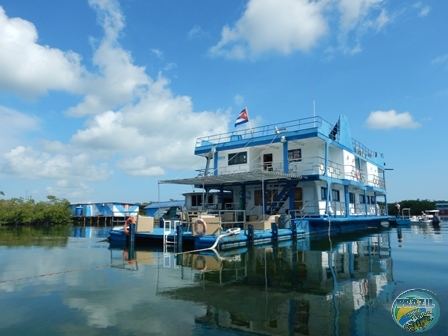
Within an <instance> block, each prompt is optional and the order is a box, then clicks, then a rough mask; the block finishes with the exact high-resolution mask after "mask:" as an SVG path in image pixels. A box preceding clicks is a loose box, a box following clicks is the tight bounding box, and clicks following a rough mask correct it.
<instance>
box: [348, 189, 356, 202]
mask: <svg viewBox="0 0 448 336" xmlns="http://www.w3.org/2000/svg"><path fill="white" fill-rule="evenodd" d="M348 197H349V199H350V203H352V204H355V193H352V192H351V193H348Z"/></svg>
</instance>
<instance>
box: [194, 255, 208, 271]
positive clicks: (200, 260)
mask: <svg viewBox="0 0 448 336" xmlns="http://www.w3.org/2000/svg"><path fill="white" fill-rule="evenodd" d="M193 266H194V269H196V270H198V271H205V270H206V269H207V261H206V260H205V258H204V257H203V256H201V255H199V256H197V257H196V259H195V260H194V264H193Z"/></svg>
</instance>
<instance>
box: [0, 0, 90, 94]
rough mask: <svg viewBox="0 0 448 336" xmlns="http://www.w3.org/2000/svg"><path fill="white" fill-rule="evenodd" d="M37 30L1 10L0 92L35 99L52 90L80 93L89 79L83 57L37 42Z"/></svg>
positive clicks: (28, 23) (0, 8) (30, 24)
mask: <svg viewBox="0 0 448 336" xmlns="http://www.w3.org/2000/svg"><path fill="white" fill-rule="evenodd" d="M37 40H38V34H37V31H36V27H35V26H34V25H33V24H32V23H30V22H28V21H25V20H22V19H20V18H9V17H8V16H7V15H6V13H5V11H4V9H3V8H2V7H0V50H1V52H0V69H1V76H0V90H3V91H9V92H13V93H17V94H18V95H20V96H23V97H35V96H37V95H42V94H45V93H47V92H48V91H49V90H64V91H68V92H72V93H78V92H79V91H80V85H81V82H82V80H83V79H84V78H85V76H87V73H86V71H85V69H84V68H83V67H82V66H81V56H79V55H78V54H76V53H75V52H73V51H61V50H59V49H54V48H50V47H49V46H45V45H40V44H38V43H37Z"/></svg>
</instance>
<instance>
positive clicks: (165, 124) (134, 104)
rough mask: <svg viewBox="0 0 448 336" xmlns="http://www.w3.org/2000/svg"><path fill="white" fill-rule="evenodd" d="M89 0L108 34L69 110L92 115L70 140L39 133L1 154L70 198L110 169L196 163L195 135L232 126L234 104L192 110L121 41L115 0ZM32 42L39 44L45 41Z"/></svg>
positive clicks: (150, 172)
mask: <svg viewBox="0 0 448 336" xmlns="http://www.w3.org/2000/svg"><path fill="white" fill-rule="evenodd" d="M90 3H91V4H92V6H93V7H94V8H96V9H97V12H98V16H99V17H100V23H101V24H102V26H103V28H104V34H105V35H104V38H103V39H102V40H101V41H99V43H98V45H97V46H96V49H95V50H94V58H93V62H94V64H95V65H96V66H97V67H98V73H96V74H94V73H89V74H88V75H87V76H84V77H83V78H82V81H81V79H80V78H78V79H79V81H78V82H77V86H76V88H77V89H79V90H80V92H84V93H85V95H84V98H83V100H82V101H81V102H80V103H79V104H78V105H77V106H74V107H72V108H69V109H68V110H67V112H68V114H69V115H71V116H77V117H81V116H84V117H87V119H86V121H85V123H84V126H85V127H84V128H83V129H79V130H78V131H76V132H75V133H74V134H73V135H72V137H71V138H70V141H69V143H67V144H64V143H62V142H59V141H45V140H41V141H36V142H35V144H33V147H27V146H23V145H22V146H17V147H15V148H13V147H8V150H6V151H4V152H6V153H5V154H3V155H2V156H1V161H0V171H1V172H2V173H3V174H5V175H7V176H11V177H18V178H30V179H38V178H45V179H55V180H56V181H57V182H56V184H54V185H53V186H51V187H47V189H46V191H47V192H48V193H50V194H55V195H58V196H59V197H66V198H68V197H78V198H82V197H83V196H85V195H86V194H90V193H91V187H89V186H88V185H87V182H92V181H102V180H106V179H108V178H110V177H111V176H112V174H113V173H114V172H113V170H112V169H118V170H123V171H124V172H125V174H128V175H131V176H157V175H161V174H164V173H165V170H164V169H189V170H191V169H190V168H191V167H192V166H193V165H195V164H197V163H195V162H197V158H195V157H194V156H193V155H185V153H191V154H193V148H194V146H195V140H196V139H197V137H199V136H205V135H209V134H216V133H223V132H226V131H227V124H228V122H229V115H230V113H229V111H216V112H207V111H203V112H194V110H193V104H192V102H191V99H190V97H187V96H173V94H172V92H171V90H170V89H169V87H168V85H169V80H168V79H167V78H165V77H163V76H162V74H160V75H159V76H158V77H157V78H156V79H155V80H153V79H151V78H150V77H149V76H148V75H147V74H146V73H145V69H144V68H143V67H139V66H136V65H134V64H133V59H132V57H131V54H130V52H129V51H126V50H124V49H122V48H121V47H120V46H119V44H118V43H117V40H116V39H117V38H118V36H119V35H120V30H121V29H122V28H123V27H124V19H123V17H122V16H121V12H120V10H119V8H118V6H117V2H116V1H108V0H104V1H91V2H90ZM20 22H21V23H22V26H20V27H19V30H20V29H22V30H25V32H29V31H30V28H29V27H33V30H32V31H33V32H34V33H35V36H37V32H36V31H35V29H34V26H32V25H31V24H30V23H27V22H26V21H23V20H20ZM33 41H34V42H33V43H34V45H33V48H40V47H41V46H39V45H37V44H35V40H33ZM56 51H57V50H56ZM48 55H49V54H48ZM48 55H46V56H45V55H43V57H49V56H48ZM0 57H1V56H0ZM47 61H51V58H49V59H47ZM1 66H2V65H1V63H0V69H1ZM46 71H47V72H46V73H45V74H44V76H47V77H51V74H52V73H53V70H51V71H50V69H46ZM68 91H70V92H71V91H73V90H68ZM0 113H3V115H9V116H10V117H9V118H8V119H9V120H11V121H12V119H14V120H15V121H13V122H12V123H11V124H13V125H14V124H15V122H20V123H21V124H22V125H23V127H25V128H26V129H27V130H28V131H29V130H32V129H33V128H36V127H37V126H38V121H37V119H33V118H32V117H26V116H25V115H24V114H21V113H19V112H14V111H11V110H6V109H3V110H1V111H0ZM18 129H19V130H20V127H18ZM174 132H175V134H174ZM0 136H1V135H0ZM39 145H40V146H41V147H42V148H41V149H39ZM10 148H13V149H10ZM106 162H107V163H106ZM201 163H203V162H202V161H201ZM114 164H115V166H114ZM161 167H164V168H163V169H162V168H161ZM196 168H197V167H195V169H196ZM64 192H65V194H64Z"/></svg>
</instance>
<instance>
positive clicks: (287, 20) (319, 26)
mask: <svg viewBox="0 0 448 336" xmlns="http://www.w3.org/2000/svg"><path fill="white" fill-rule="evenodd" d="M326 3H327V1H313V2H310V1H307V0H283V1H281V2H279V1H278V0H250V1H249V3H248V4H247V8H246V11H245V12H244V14H243V16H242V17H241V18H240V19H239V20H238V22H236V23H235V25H234V26H233V27H229V26H225V27H224V28H223V30H222V33H221V40H220V41H219V42H218V44H216V45H215V46H213V47H212V48H211V49H210V54H211V55H214V56H224V57H228V58H236V59H243V58H248V57H252V56H256V55H258V54H260V53H263V52H266V51H276V52H279V53H282V54H289V53H291V52H294V51H297V50H300V51H307V50H309V49H310V48H311V47H313V46H314V45H315V44H316V43H317V41H318V40H319V38H321V37H322V36H323V35H324V34H325V33H326V31H327V29H328V27H327V22H326V21H325V19H324V17H323V14H322V10H323V8H324V5H325V4H326Z"/></svg>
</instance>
